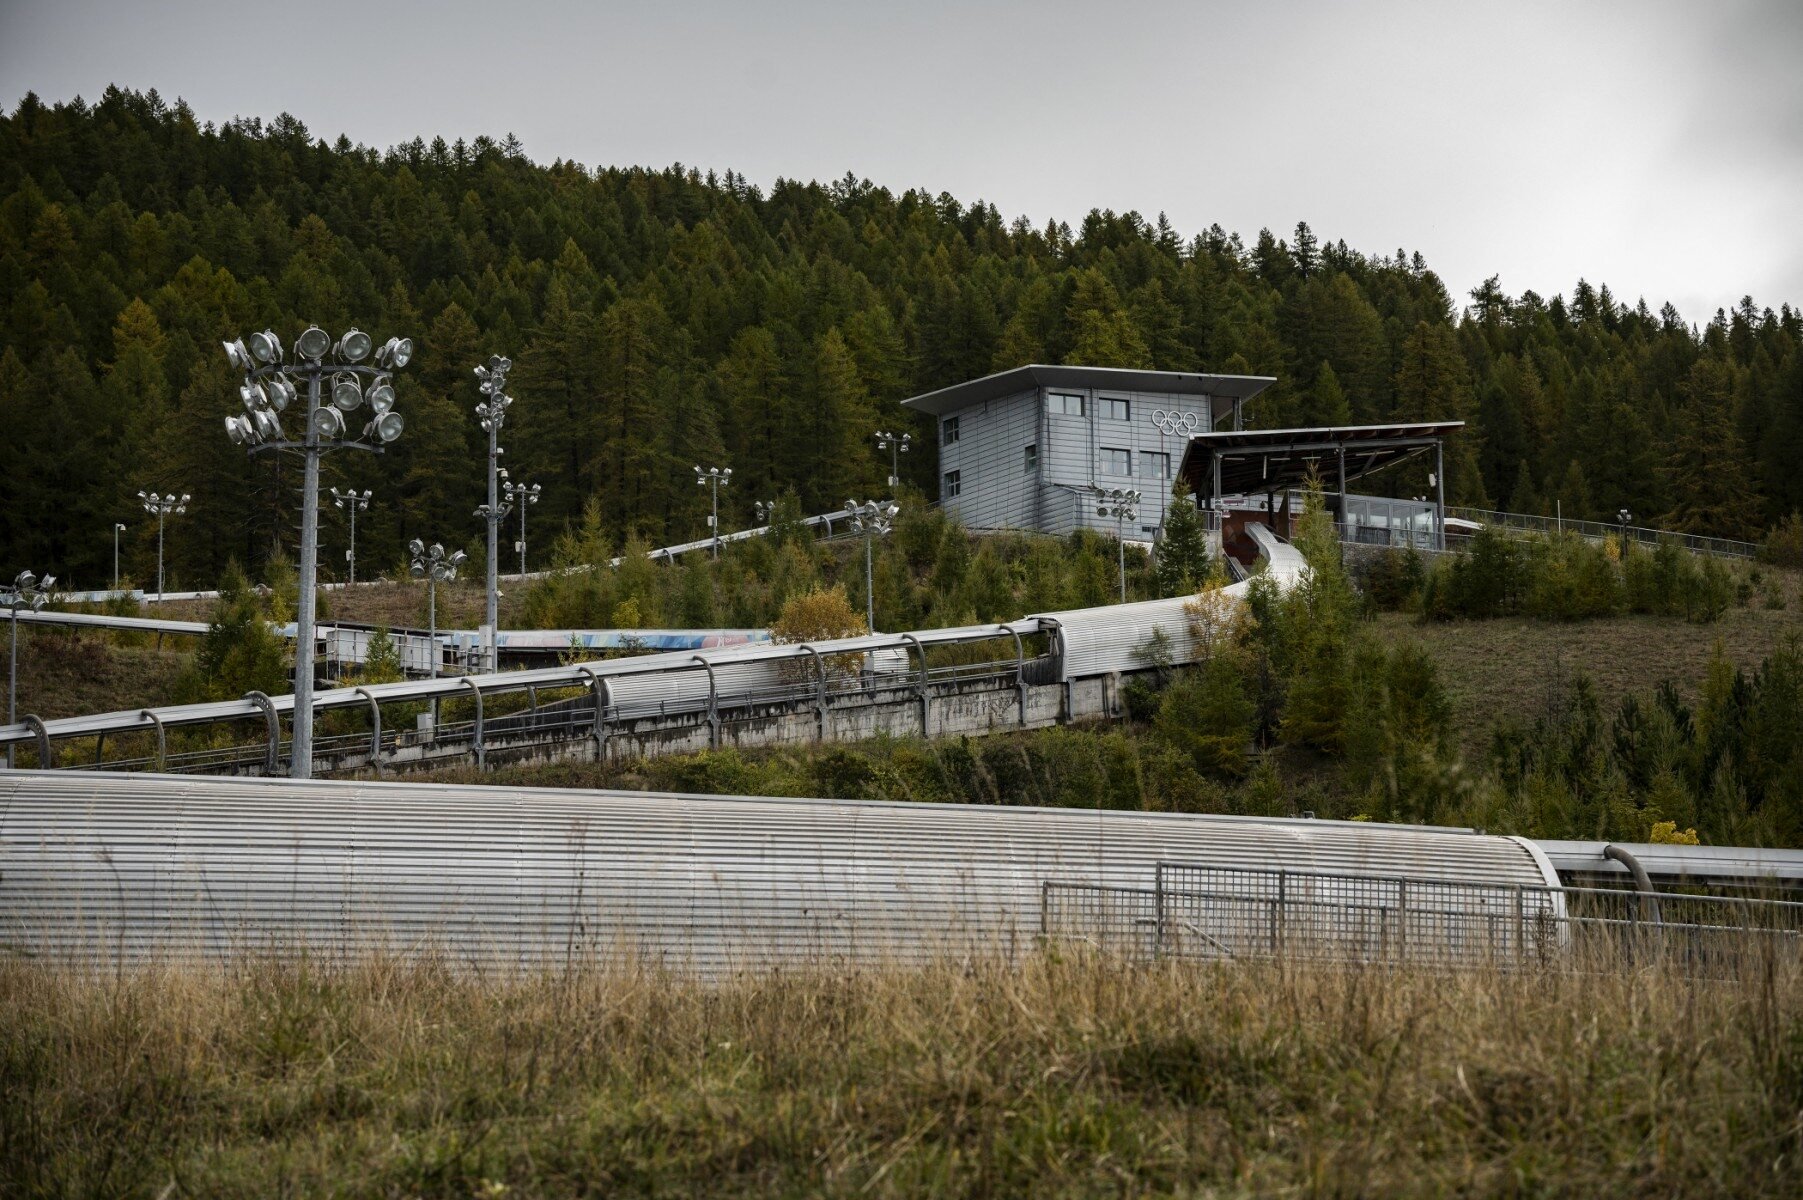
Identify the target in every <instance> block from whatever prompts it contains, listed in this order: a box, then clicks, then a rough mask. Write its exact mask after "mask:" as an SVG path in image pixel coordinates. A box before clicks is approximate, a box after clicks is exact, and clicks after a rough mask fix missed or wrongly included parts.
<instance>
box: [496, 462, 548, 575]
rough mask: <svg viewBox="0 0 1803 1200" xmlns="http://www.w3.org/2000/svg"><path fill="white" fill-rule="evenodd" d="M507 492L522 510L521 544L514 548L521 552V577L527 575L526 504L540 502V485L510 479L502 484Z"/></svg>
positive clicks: (508, 499)
mask: <svg viewBox="0 0 1803 1200" xmlns="http://www.w3.org/2000/svg"><path fill="white" fill-rule="evenodd" d="M501 490H502V491H503V492H505V493H506V494H507V503H509V504H511V505H512V506H513V507H515V508H517V509H519V510H520V544H519V545H517V546H515V547H514V549H515V550H518V551H519V552H520V578H521V579H524V578H525V577H526V506H527V505H528V504H537V503H538V493H539V485H538V484H536V483H531V484H527V483H515V482H513V480H511V479H509V480H507V481H506V482H505V483H503V484H502V485H501Z"/></svg>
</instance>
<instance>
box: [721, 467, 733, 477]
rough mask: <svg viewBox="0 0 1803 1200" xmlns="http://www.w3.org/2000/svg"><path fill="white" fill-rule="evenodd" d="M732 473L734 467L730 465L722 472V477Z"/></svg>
mask: <svg viewBox="0 0 1803 1200" xmlns="http://www.w3.org/2000/svg"><path fill="white" fill-rule="evenodd" d="M731 474H732V468H731V467H728V468H726V469H725V470H724V471H722V472H720V478H722V479H725V478H726V477H727V476H729V475H731Z"/></svg>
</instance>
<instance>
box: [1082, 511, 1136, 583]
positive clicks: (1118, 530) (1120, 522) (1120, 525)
mask: <svg viewBox="0 0 1803 1200" xmlns="http://www.w3.org/2000/svg"><path fill="white" fill-rule="evenodd" d="M1089 486H1090V487H1091V488H1092V489H1093V490H1094V492H1095V495H1096V515H1097V516H1098V517H1113V518H1114V540H1115V543H1116V546H1117V547H1118V549H1119V553H1120V564H1121V603H1122V604H1125V603H1127V522H1128V521H1133V520H1137V519H1138V517H1139V501H1140V494H1139V489H1137V488H1105V487H1102V486H1100V485H1099V484H1093V483H1092V484H1090V485H1089Z"/></svg>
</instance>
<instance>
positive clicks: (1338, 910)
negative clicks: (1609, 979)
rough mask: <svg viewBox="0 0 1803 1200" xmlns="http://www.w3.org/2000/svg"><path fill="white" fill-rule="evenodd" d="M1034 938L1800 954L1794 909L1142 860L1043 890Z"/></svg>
mask: <svg viewBox="0 0 1803 1200" xmlns="http://www.w3.org/2000/svg"><path fill="white" fill-rule="evenodd" d="M1040 929H1041V933H1042V934H1043V935H1044V936H1045V937H1046V938H1048V939H1053V940H1060V941H1068V942H1077V943H1082V944H1086V945H1089V946H1093V947H1095V948H1097V949H1099V950H1104V951H1108V952H1110V953H1118V954H1122V955H1125V956H1128V957H1132V958H1164V957H1174V958H1187V959H1201V960H1220V961H1247V960H1260V959H1286V960H1301V961H1313V962H1322V963H1342V964H1353V963H1358V964H1392V965H1402V964H1408V965H1417V966H1432V967H1476V966H1504V967H1516V966H1523V965H1528V964H1542V963H1549V962H1553V961H1562V960H1571V961H1577V962H1598V961H1606V962H1614V963H1636V962H1644V961H1659V962H1663V963H1668V964H1681V965H1684V966H1686V967H1688V968H1691V969H1697V970H1702V971H1707V972H1711V973H1723V974H1726V973H1732V971H1733V970H1734V969H1735V968H1736V967H1737V965H1738V964H1741V963H1744V962H1746V961H1748V959H1749V954H1751V955H1753V956H1756V957H1758V958H1760V959H1764V958H1766V957H1768V956H1770V955H1771V954H1774V953H1781V954H1784V955H1788V956H1789V957H1791V958H1793V959H1794V958H1797V957H1799V955H1803V903H1799V902H1796V901H1784V900H1758V899H1750V898H1746V897H1741V896H1733V897H1726V896H1714V895H1705V894H1692V893H1648V892H1636V891H1627V890H1622V889H1615V888H1559V887H1535V886H1531V885H1526V884H1489V883H1479V882H1455V881H1449V880H1444V879H1424V878H1407V877H1401V876H1390V875H1350V874H1334V873H1329V872H1319V871H1289V870H1282V869H1273V870H1266V869H1253V868H1245V867H1225V866H1215V865H1210V864H1205V863H1180V862H1159V863H1155V864H1153V868H1152V886H1151V887H1149V888H1148V887H1123V886H1109V885H1102V884H1091V883H1077V882H1070V881H1064V880H1048V881H1046V882H1045V883H1044V884H1042V887H1041V899H1040Z"/></svg>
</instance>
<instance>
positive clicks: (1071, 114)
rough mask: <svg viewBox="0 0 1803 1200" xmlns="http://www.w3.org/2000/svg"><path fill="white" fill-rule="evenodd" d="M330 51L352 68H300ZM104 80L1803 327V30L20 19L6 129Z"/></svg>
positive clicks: (643, 16) (167, 6) (988, 14)
mask: <svg viewBox="0 0 1803 1200" xmlns="http://www.w3.org/2000/svg"><path fill="white" fill-rule="evenodd" d="M303 33H305V34H313V35H317V38H318V41H319V42H320V43H321V44H325V43H328V42H330V43H335V44H336V45H338V46H339V47H340V48H341V49H340V50H339V52H337V53H336V54H333V55H330V56H321V57H319V58H316V59H314V60H313V61H312V62H311V63H310V64H308V65H305V66H302V65H301V64H300V63H299V61H298V60H297V59H294V58H292V57H289V56H287V55H285V54H284V50H285V49H286V48H288V47H291V46H292V45H294V39H295V38H296V36H297V35H301V34H303ZM109 82H115V83H119V84H121V85H124V86H129V87H133V88H138V89H148V88H152V87H154V88H157V89H158V90H159V91H161V93H162V94H163V96H164V97H165V98H168V99H171V100H173V99H174V98H175V97H177V96H180V97H183V98H185V99H186V100H187V101H188V103H189V104H190V105H192V106H193V108H194V109H195V111H196V112H197V113H198V114H199V115H200V117H201V118H202V119H203V120H215V121H217V120H223V119H227V118H230V117H233V116H239V115H242V116H262V117H271V116H274V115H275V114H277V113H279V112H282V111H287V112H291V113H293V114H294V115H295V116H297V117H299V118H300V119H301V120H302V121H304V122H305V123H306V125H307V126H308V128H309V129H310V130H312V132H313V133H314V134H315V135H316V136H326V137H336V136H337V135H338V134H339V133H345V134H347V135H349V136H350V137H351V138H352V140H354V141H359V142H364V143H368V144H371V145H375V146H378V147H387V146H390V145H393V144H395V143H397V142H402V141H406V140H410V139H411V138H412V137H414V136H415V135H422V136H425V137H427V138H428V139H430V138H431V137H432V136H433V135H435V134H442V135H444V136H445V138H446V139H447V140H450V139H454V138H456V137H459V136H463V137H473V136H475V135H477V134H481V133H488V134H491V135H496V136H499V135H501V134H504V133H507V132H508V131H512V132H514V133H516V134H517V135H518V136H519V137H520V138H521V139H522V141H523V142H524V143H525V146H526V150H527V152H528V153H529V154H530V155H531V156H532V157H533V158H535V159H538V160H540V161H549V160H551V159H553V158H559V157H562V158H573V159H576V160H578V161H580V162H583V163H586V164H589V165H591V166H593V165H597V164H633V163H638V164H649V165H653V166H663V165H667V164H669V163H672V162H677V161H680V162H683V163H687V164H692V165H695V166H699V167H703V168H708V167H712V168H720V169H724V168H727V167H731V168H734V169H736V170H738V171H741V172H743V173H744V174H745V175H746V176H748V177H749V178H750V179H751V180H752V181H753V182H755V183H760V184H765V185H767V184H768V183H769V182H770V181H771V180H772V179H774V178H776V177H777V176H779V175H780V176H787V177H791V178H819V179H832V178H836V177H839V176H842V175H843V174H844V173H845V172H846V171H848V170H849V171H851V172H853V173H855V174H857V175H859V176H862V177H867V178H869V179H871V180H873V181H875V182H877V183H879V184H883V185H886V186H888V187H890V188H894V189H896V190H900V189H902V188H905V187H909V186H919V187H925V188H928V189H930V190H932V191H934V192H940V191H946V192H950V193H952V194H953V195H954V196H957V197H958V198H959V199H961V200H964V201H966V202H968V201H971V200H975V199H978V198H982V199H985V200H988V201H990V202H992V203H994V204H995V205H997V206H998V207H999V208H1000V209H1001V210H1002V212H1003V213H1004V214H1005V215H1007V216H1008V217H1010V218H1012V217H1014V216H1017V215H1022V214H1024V215H1026V216H1027V217H1029V218H1031V219H1032V220H1033V222H1034V223H1035V224H1038V225H1043V224H1044V222H1045V221H1046V219H1047V218H1052V217H1055V218H1060V219H1063V220H1067V221H1070V222H1071V223H1072V224H1073V225H1075V224H1076V223H1077V222H1078V221H1079V220H1080V219H1081V218H1082V216H1083V215H1084V213H1086V212H1087V211H1088V210H1089V209H1091V208H1113V209H1116V210H1124V209H1137V210H1139V211H1140V212H1141V213H1144V214H1145V215H1146V216H1147V217H1152V216H1154V215H1156V214H1157V213H1158V212H1160V211H1163V212H1165V213H1168V214H1169V216H1170V218H1171V220H1172V221H1173V222H1174V223H1175V224H1176V225H1177V227H1178V228H1179V229H1181V230H1183V231H1184V232H1185V233H1191V232H1194V231H1196V230H1198V229H1200V228H1203V227H1205V226H1206V225H1208V224H1209V223H1210V222H1214V221H1218V222H1220V223H1221V224H1222V225H1223V226H1225V227H1226V228H1228V229H1230V230H1238V231H1239V232H1240V233H1241V234H1242V235H1243V236H1245V237H1246V239H1247V240H1248V241H1251V240H1252V239H1253V238H1254V237H1255V236H1256V234H1257V232H1258V230H1259V228H1260V226H1269V227H1270V228H1271V229H1272V230H1273V231H1275V232H1277V233H1279V234H1280V235H1282V236H1286V237H1287V236H1288V235H1289V231H1290V230H1291V229H1292V228H1293V227H1294V225H1295V223H1296V222H1297V221H1298V220H1306V221H1308V222H1309V223H1310V225H1311V226H1312V227H1313V228H1314V230H1315V232H1316V233H1317V235H1319V236H1320V237H1321V238H1322V239H1323V240H1326V239H1329V238H1345V239H1346V241H1347V242H1348V243H1349V244H1350V245H1352V246H1353V247H1355V248H1357V249H1360V250H1363V251H1366V252H1368V253H1376V252H1384V251H1390V250H1394V249H1396V248H1397V247H1405V248H1407V249H1409V250H1411V251H1413V250H1420V251H1421V252H1422V253H1423V254H1425V255H1426V256H1427V259H1428V261H1429V263H1430V264H1431V265H1432V266H1433V267H1434V268H1435V269H1436V270H1438V271H1439V272H1440V274H1441V275H1442V277H1443V278H1444V279H1445V280H1446V282H1447V285H1448V287H1449V288H1450V289H1451V290H1452V292H1453V294H1454V296H1455V297H1457V298H1459V299H1461V300H1462V299H1463V297H1464V294H1465V293H1466V292H1467V291H1468V290H1469V289H1470V288H1472V287H1473V286H1475V285H1476V284H1477V283H1478V282H1479V281H1480V280H1482V279H1483V278H1484V277H1485V276H1487V275H1490V274H1492V273H1497V274H1500V275H1501V277H1502V286H1503V287H1504V288H1505V289H1506V290H1507V291H1508V292H1510V293H1511V294H1516V293H1519V292H1521V291H1522V290H1523V289H1526V288H1533V289H1535V290H1536V291H1539V292H1541V293H1542V294H1543V295H1550V294H1551V293H1553V292H1566V293H1568V294H1569V292H1570V289H1571V286H1572V284H1573V283H1574V282H1575V281H1576V280H1577V279H1578V278H1579V277H1580V276H1583V277H1586V278H1588V279H1590V280H1591V281H1592V282H1594V283H1607V284H1609V285H1610V286H1611V287H1612V288H1613V289H1614V290H1615V292H1616V294H1617V296H1618V297H1621V298H1623V299H1626V300H1629V301H1632V300H1633V299H1635V298H1637V297H1640V296H1645V297H1646V299H1647V301H1648V302H1649V303H1650V304H1652V305H1653V306H1654V308H1657V307H1658V306H1659V304H1660V303H1662V302H1663V301H1665V300H1668V299H1669V300H1671V301H1672V302H1673V303H1675V304H1677V305H1678V307H1679V309H1680V310H1681V311H1682V312H1683V313H1684V315H1685V317H1686V318H1687V319H1691V320H1705V319H1707V317H1708V315H1709V314H1711V313H1712V312H1713V311H1714V310H1715V308H1716V307H1717V306H1719V305H1729V304H1732V303H1734V302H1736V301H1737V300H1738V299H1739V298H1740V296H1741V295H1743V294H1745V293H1749V292H1750V293H1751V294H1752V295H1753V297H1754V299H1755V300H1756V301H1757V302H1759V303H1760V304H1761V305H1770V306H1772V307H1773V308H1776V307H1777V306H1778V304H1779V303H1780V302H1781V301H1786V300H1788V301H1790V302H1791V303H1792V304H1793V305H1796V304H1799V303H1800V302H1803V0H1706V2H1703V3H1697V2H1695V0H1691V2H1689V3H1668V2H1666V0H1640V2H1637V3H1597V2H1585V0H1569V2H1566V3H1542V2H1540V0H1532V2H1527V0H1510V2H1507V3H1490V4H1484V5H1464V4H1454V3H1450V2H1442V3H1414V2H1410V0H1388V2H1383V3H1371V4H1352V3H1332V2H1329V0H1319V2H1314V3H1291V4H1286V3H1265V4H1258V3H1247V2H1244V0H1241V2H1237V3H1215V2H1212V0H1210V2H1199V0H1198V2H1192V3H1172V2H1162V3H1160V2H1139V0H1112V2H1101V3H1093V2H1092V3H1089V4H1068V3H1063V2H1061V0H1044V2H1041V3H1036V4H1018V5H1015V4H986V3H982V2H981V0H965V2H964V3H941V2H939V0H916V2H914V3H906V4H886V5H880V6H879V5H870V6H859V5H855V4H847V3H843V2H841V3H814V2H810V0H788V2H785V3H772V4H761V5H760V4H756V3H744V2H741V3H700V2H683V0H666V2H664V3H659V4H646V5H617V4H606V3H574V2H554V0H544V2H537V0H515V2H514V3H510V4H484V3H474V2H472V0H445V2H442V3H436V4H427V3H406V4H381V3H361V4H359V3H344V2H342V0H312V2H302V3H290V4H284V5H280V6H265V5H259V4H251V3H244V2H232V3H226V2H218V0H165V2H164V3H158V4H143V3H123V2H117V0H116V2H114V3H95V2H92V0H55V2H42V0H0V96H3V97H4V99H5V102H6V104H7V107H8V109H9V111H10V110H11V109H12V108H13V107H14V106H16V104H17V101H18V99H19V97H20V96H22V95H23V94H24V93H25V92H26V91H27V90H33V91H36V92H37V93H38V94H39V95H40V96H42V97H43V98H44V99H46V100H66V99H68V98H70V97H72V96H74V95H76V94H80V95H83V96H86V97H90V98H91V97H93V96H96V95H97V94H98V93H99V92H100V90H101V89H102V88H103V87H104V86H105V85H106V84H107V83H109Z"/></svg>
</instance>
